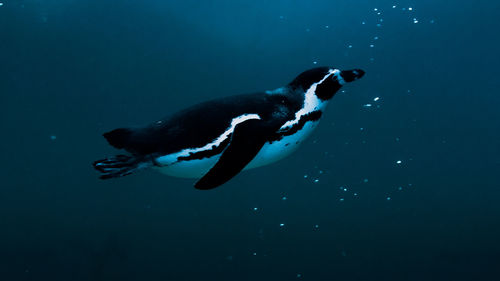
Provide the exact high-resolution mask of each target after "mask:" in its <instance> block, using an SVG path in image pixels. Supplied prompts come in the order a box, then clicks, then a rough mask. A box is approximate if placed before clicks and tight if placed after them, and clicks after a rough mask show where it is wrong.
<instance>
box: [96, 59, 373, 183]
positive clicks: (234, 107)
mask: <svg viewBox="0 0 500 281" xmlns="http://www.w3.org/2000/svg"><path fill="white" fill-rule="evenodd" d="M364 74H365V72H364V71H363V70H361V69H354V70H344V71H341V70H339V69H335V68H331V67H318V68H313V69H310V70H307V71H305V72H303V73H301V74H300V75H299V76H297V77H296V78H295V79H294V80H293V81H292V82H290V83H289V84H288V85H286V86H284V87H281V88H278V89H275V90H272V91H266V92H260V93H254V94H245V95H236V96H230V97H225V98H220V99H215V100H211V101H207V102H203V103H200V104H197V105H194V106H192V107H189V108H187V109H184V110H182V111H179V112H177V113H175V114H173V115H171V116H169V117H167V118H164V119H161V120H158V121H156V122H154V123H152V124H150V125H148V126H146V127H143V128H134V129H129V128H120V129H115V130H113V131H110V132H107V133H105V134H104V135H103V136H104V137H105V138H106V140H107V141H108V142H109V144H111V145H112V146H113V147H115V148H118V149H124V150H126V151H127V152H129V153H130V154H129V155H117V156H114V157H110V158H106V159H102V160H98V161H95V162H94V163H93V165H94V167H95V169H97V170H98V171H99V172H101V173H102V174H101V176H100V178H101V179H109V178H116V177H122V176H125V175H129V174H131V173H134V172H136V171H139V170H143V169H147V168H154V169H158V170H159V171H160V172H162V173H165V174H167V175H170V176H176V177H185V178H200V179H199V180H198V181H197V182H196V184H195V187H196V188H198V189H212V188H215V187H217V186H219V185H222V184H224V183H225V182H227V181H228V180H230V179H231V178H233V177H234V176H236V175H237V174H238V173H239V172H241V171H242V170H246V169H251V168H256V167H260V166H263V165H267V164H270V163H273V162H276V161H278V160H280V159H282V158H284V157H285V156H287V155H289V154H290V153H292V152H293V151H295V150H296V148H297V147H298V145H299V144H300V143H301V142H302V141H304V139H305V138H306V137H307V136H308V135H309V134H310V133H311V132H312V130H313V129H314V128H315V127H316V125H317V124H318V121H319V119H320V118H321V115H322V113H323V110H324V108H325V106H326V104H327V102H328V101H329V100H330V99H331V98H332V97H333V96H334V95H335V93H336V92H337V91H338V90H339V89H340V88H341V87H342V86H343V85H344V84H346V83H349V82H352V81H354V80H357V79H359V78H361V77H363V75H364Z"/></svg>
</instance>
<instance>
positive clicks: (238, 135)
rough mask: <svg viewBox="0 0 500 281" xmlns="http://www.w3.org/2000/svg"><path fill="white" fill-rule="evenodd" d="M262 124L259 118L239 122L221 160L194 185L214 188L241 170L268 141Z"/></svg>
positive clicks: (204, 188) (198, 187) (199, 187)
mask: <svg viewBox="0 0 500 281" xmlns="http://www.w3.org/2000/svg"><path fill="white" fill-rule="evenodd" d="M262 124H263V121H261V120H257V119H252V120H248V121H245V122H243V123H240V124H238V125H237V126H236V127H235V130H234V132H233V135H232V137H231V142H230V143H229V146H228V147H227V148H226V150H224V152H223V153H222V155H221V157H220V158H219V161H217V163H216V164H215V165H214V166H213V167H212V169H210V170H209V171H208V172H207V173H206V174H205V175H204V176H203V177H202V178H201V179H200V180H198V182H196V184H195V185H194V187H195V188H197V189H202V190H207V189H213V188H216V187H218V186H219V185H222V184H224V183H225V182H227V181H228V180H230V179H231V178H233V177H234V176H236V175H237V174H238V173H239V172H241V170H243V168H245V166H246V165H247V164H248V163H250V161H252V159H253V158H254V157H255V156H256V155H257V153H259V151H260V149H261V148H262V146H264V144H265V143H266V138H265V135H264V134H263V133H262ZM256 132H257V133H256Z"/></svg>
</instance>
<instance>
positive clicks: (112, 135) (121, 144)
mask: <svg viewBox="0 0 500 281" xmlns="http://www.w3.org/2000/svg"><path fill="white" fill-rule="evenodd" d="M132 133H133V131H132V130H131V129H126V128H119V129H115V130H113V131H111V132H107V133H104V134H103V136H104V138H106V140H107V141H108V143H109V144H110V145H112V146H113V147H115V148H118V149H121V148H125V146H126V145H127V143H128V142H129V139H130V136H131V135H132Z"/></svg>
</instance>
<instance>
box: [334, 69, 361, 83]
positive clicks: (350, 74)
mask: <svg viewBox="0 0 500 281" xmlns="http://www.w3.org/2000/svg"><path fill="white" fill-rule="evenodd" d="M364 75H365V72H364V71H363V70H361V69H353V70H343V71H341V72H340V76H342V78H344V81H346V82H352V81H354V80H358V79H360V78H361V77H363V76H364Z"/></svg>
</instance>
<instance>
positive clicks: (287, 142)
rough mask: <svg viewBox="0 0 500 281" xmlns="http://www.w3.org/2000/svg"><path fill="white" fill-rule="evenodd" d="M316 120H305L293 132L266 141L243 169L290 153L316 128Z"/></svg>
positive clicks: (261, 164) (279, 158)
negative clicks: (305, 121)
mask: <svg viewBox="0 0 500 281" xmlns="http://www.w3.org/2000/svg"><path fill="white" fill-rule="evenodd" d="M318 123H319V122H318V121H315V122H307V123H306V124H305V125H304V127H303V128H302V129H301V130H299V131H297V132H296V133H295V134H293V135H290V136H286V137H283V138H282V139H281V140H279V141H274V142H272V143H266V144H265V145H264V146H263V147H262V149H261V150H260V151H259V153H258V154H257V156H255V158H254V159H253V160H252V161H250V163H249V164H248V165H247V166H246V167H245V168H244V169H243V170H248V169H253V168H257V167H261V166H265V165H268V164H271V163H274V162H276V161H278V160H281V159H283V158H285V157H286V156H288V155H290V154H292V153H293V152H294V151H295V150H297V148H298V147H299V145H300V143H302V142H303V141H304V140H305V139H306V138H307V137H308V136H309V135H310V134H311V133H312V131H313V130H314V129H315V128H316V125H317V124H318Z"/></svg>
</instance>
